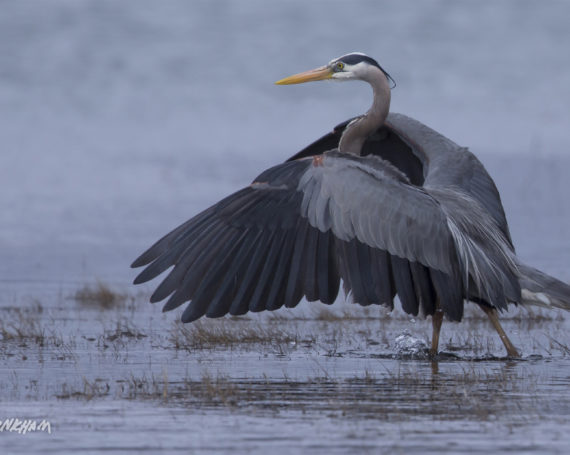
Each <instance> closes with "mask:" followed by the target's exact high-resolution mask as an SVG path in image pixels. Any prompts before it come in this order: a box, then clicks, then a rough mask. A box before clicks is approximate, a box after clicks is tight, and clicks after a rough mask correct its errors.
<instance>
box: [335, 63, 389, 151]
mask: <svg viewBox="0 0 570 455" xmlns="http://www.w3.org/2000/svg"><path fill="white" fill-rule="evenodd" d="M362 80H364V81H366V82H368V83H369V84H370V85H371V86H372V91H373V94H374V101H373V103H372V107H371V108H370V109H369V110H368V112H367V113H366V114H365V115H363V116H361V117H358V118H357V119H355V120H353V121H352V122H350V123H349V124H348V126H347V127H346V128H345V130H344V133H343V134H342V137H341V138H340V142H339V145H338V149H339V151H341V152H342V153H352V154H354V155H360V153H361V151H362V146H363V145H364V142H365V141H366V139H368V137H369V136H370V135H371V134H372V133H374V132H375V131H376V130H377V129H378V128H380V126H382V125H383V124H384V120H386V117H387V116H388V112H389V111H390V84H389V83H388V79H387V78H386V76H385V75H384V73H383V72H382V71H381V70H380V69H378V68H376V67H372V66H371V67H370V70H369V71H368V72H367V74H365V75H364V76H363V77H362Z"/></svg>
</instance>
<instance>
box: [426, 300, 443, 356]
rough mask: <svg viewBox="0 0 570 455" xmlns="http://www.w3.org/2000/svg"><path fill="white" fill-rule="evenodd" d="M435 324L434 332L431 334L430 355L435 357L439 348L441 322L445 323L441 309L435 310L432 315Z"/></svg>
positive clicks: (432, 321)
mask: <svg viewBox="0 0 570 455" xmlns="http://www.w3.org/2000/svg"><path fill="white" fill-rule="evenodd" d="M431 323H432V326H433V333H432V336H431V349H430V350H429V355H430V356H432V357H435V356H436V355H437V348H438V346H439V332H440V331H441V324H442V323H443V311H442V310H441V309H439V308H438V309H437V310H435V313H433V315H432V317H431Z"/></svg>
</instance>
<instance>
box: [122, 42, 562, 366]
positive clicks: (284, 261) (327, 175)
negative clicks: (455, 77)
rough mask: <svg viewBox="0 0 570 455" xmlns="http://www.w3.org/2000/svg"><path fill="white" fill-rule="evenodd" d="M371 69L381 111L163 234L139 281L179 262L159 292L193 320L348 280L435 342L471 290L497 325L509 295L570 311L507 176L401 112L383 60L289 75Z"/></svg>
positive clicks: (332, 294) (346, 61)
mask: <svg viewBox="0 0 570 455" xmlns="http://www.w3.org/2000/svg"><path fill="white" fill-rule="evenodd" d="M326 79H332V80H338V81H348V80H362V81H365V82H368V83H369V84H370V85H371V86H372V89H373V94H374V101H373V103H372V107H371V108H370V110H369V111H368V112H367V113H366V114H365V115H362V116H360V117H356V118H354V119H351V120H349V121H346V122H344V123H342V124H340V125H338V126H337V127H336V128H335V129H334V131H333V132H331V133H329V134H327V135H325V136H323V137H322V138H321V139H319V140H317V141H316V142H314V143H313V144H311V145H309V146H308V147H307V148H305V149H304V150H302V151H300V152H299V153H297V154H296V155H295V156H293V157H292V158H290V159H289V160H288V161H286V162H285V163H283V164H279V165H277V166H275V167H272V168H270V169H268V170H266V171H265V172H263V173H262V174H261V175H259V177H257V178H256V179H255V180H254V181H253V183H252V184H251V185H249V186H248V187H246V188H243V189H242V190H240V191H238V192H236V193H234V194H232V195H230V196H228V197H226V198H225V199H223V200H222V201H220V202H218V203H217V204H215V205H214V206H212V207H210V208H208V209H206V210H205V211H203V212H202V213H200V214H198V215H196V216H195V217H194V218H192V219H190V220H189V221H187V222H186V223H184V224H182V225H181V226H179V227H178V228H176V229H175V230H173V231H172V232H171V233H169V234H167V235H166V236H165V237H163V238H162V239H160V240H159V241H158V242H156V243H155V244H154V245H153V246H152V247H150V248H149V249H148V250H147V251H146V252H145V253H143V254H142V255H141V256H140V257H139V258H138V259H137V260H135V262H134V263H133V265H132V266H133V267H140V266H144V265H147V267H146V268H145V269H144V270H143V271H142V272H141V273H140V274H139V275H138V276H137V278H136V279H135V283H143V282H145V281H148V280H151V279H153V278H155V277H156V276H158V275H160V274H161V273H162V272H164V271H165V270H167V269H168V268H170V267H171V266H174V268H173V269H172V270H171V271H170V273H169V274H168V275H167V276H166V278H165V279H164V281H162V283H161V284H160V285H159V286H158V288H157V289H156V290H155V291H154V293H153V294H152V296H151V299H150V300H151V302H157V301H160V300H163V299H165V298H167V297H168V296H170V298H169V299H168V301H167V302H166V304H165V305H164V308H163V311H169V310H172V309H174V308H176V307H178V306H180V305H182V304H183V303H184V302H186V301H190V303H189V304H188V306H187V307H186V309H185V311H184V312H183V314H182V321H183V322H190V321H194V320H196V319H198V318H200V317H202V316H203V315H206V316H208V317H220V316H223V315H225V314H227V313H230V314H232V315H240V314H244V313H246V312H248V311H262V310H276V309H277V308H281V307H282V306H286V307H294V306H296V305H297V304H298V303H299V301H300V300H301V299H302V298H303V297H305V298H306V299H307V300H309V301H316V300H320V301H321V302H324V303H328V304H331V303H333V302H334V301H335V299H336V298H337V294H338V290H339V286H340V280H341V279H342V281H343V283H344V288H345V291H346V292H350V293H351V295H352V298H353V300H354V302H357V303H359V304H361V305H370V304H373V303H374V304H382V305H387V306H389V307H391V308H393V298H394V297H395V295H396V294H397V295H398V297H399V299H400V302H401V304H402V308H403V309H404V311H405V312H406V313H409V314H413V315H417V314H418V313H419V312H421V313H423V314H424V315H431V316H432V321H433V337H432V345H431V350H430V353H431V354H432V355H435V354H436V353H437V350H438V341H439V332H440V328H441V324H442V318H443V315H446V316H447V318H448V319H450V320H452V321H460V320H461V318H462V316H463V306H464V302H465V301H471V302H475V303H476V304H477V305H479V306H480V307H481V308H482V309H483V310H484V311H485V313H486V314H487V315H488V316H489V318H490V320H491V322H492V323H493V325H494V327H495V329H496V330H497V332H498V333H499V336H500V337H501V340H502V341H503V343H504V345H505V348H506V349H507V353H508V355H509V356H512V357H518V352H517V350H516V348H515V347H514V346H513V344H512V343H511V342H510V340H509V339H508V338H507V336H506V334H505V332H504V331H503V329H502V328H501V325H500V324H499V320H498V317H497V309H498V310H505V309H506V308H507V305H508V304H509V303H513V304H538V305H542V306H551V307H559V308H564V309H566V310H568V309H570V286H568V285H567V284H565V283H563V282H561V281H559V280H557V279H555V278H552V277H550V276H548V275H546V274H544V273H542V272H540V271H538V270H536V269H533V268H531V267H528V266H526V265H523V264H522V263H521V262H520V261H519V260H518V259H517V257H516V256H515V251H514V248H513V244H512V241H511V236H510V233H509V228H508V226H507V220H506V218H505V213H504V210H503V206H502V204H501V199H500V197H499V193H498V191H497V188H496V186H495V184H494V182H493V180H492V179H491V177H490V176H489V174H488V173H487V171H486V170H485V168H484V167H483V165H482V164H481V163H480V162H479V160H478V159H477V158H476V157H475V156H474V155H473V154H472V153H470V152H469V151H468V150H467V149H465V148H463V147H460V146H458V145H457V144H455V143H454V142H452V141H451V140H449V139H447V138H445V137H444V136H442V135H440V134H438V133H437V132H435V131H434V130H432V129H430V128H428V127H427V126H425V125H423V124H422V123H420V122H418V121H416V120H414V119H411V118H409V117H406V116H404V115H401V114H389V107H390V90H391V88H390V81H391V78H390V76H389V75H388V73H387V72H386V71H384V70H383V69H382V67H381V66H380V65H379V64H378V63H377V62H376V61H375V60H374V59H372V58H370V57H368V56H366V55H364V54H361V53H352V54H347V55H344V56H342V57H339V58H336V59H334V60H332V61H331V62H330V63H329V64H327V65H325V66H323V67H320V68H317V69H314V70H311V71H307V72H304V73H300V74H296V75H294V76H290V77H287V78H285V79H282V80H280V81H278V82H277V84H298V83H302V82H308V81H320V80H326Z"/></svg>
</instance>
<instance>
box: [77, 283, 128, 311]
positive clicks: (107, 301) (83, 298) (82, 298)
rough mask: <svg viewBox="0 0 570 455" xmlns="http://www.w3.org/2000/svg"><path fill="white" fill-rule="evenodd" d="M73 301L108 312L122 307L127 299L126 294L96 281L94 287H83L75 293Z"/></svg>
mask: <svg viewBox="0 0 570 455" xmlns="http://www.w3.org/2000/svg"><path fill="white" fill-rule="evenodd" d="M73 299H74V300H75V301H76V302H77V303H79V304H81V305H84V306H86V307H90V308H95V309H100V310H109V309H112V308H117V307H121V306H124V305H125V303H126V302H127V300H128V299H129V297H128V295H127V294H125V293H120V292H116V291H114V290H112V289H111V288H110V287H109V286H108V285H107V284H105V283H102V282H101V281H97V283H95V284H94V285H85V286H83V287H82V288H80V289H78V290H77V291H75V294H74V295H73ZM131 300H132V298H131Z"/></svg>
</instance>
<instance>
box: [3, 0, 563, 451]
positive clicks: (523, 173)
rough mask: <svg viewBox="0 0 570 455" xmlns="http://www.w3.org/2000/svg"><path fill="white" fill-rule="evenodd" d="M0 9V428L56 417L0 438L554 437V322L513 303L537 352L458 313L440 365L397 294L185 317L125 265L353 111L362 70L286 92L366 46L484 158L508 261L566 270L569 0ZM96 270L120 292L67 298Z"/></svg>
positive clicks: (61, 2) (413, 97)
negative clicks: (163, 305) (2, 422)
mask: <svg viewBox="0 0 570 455" xmlns="http://www.w3.org/2000/svg"><path fill="white" fill-rule="evenodd" d="M0 10H1V12H0V140H1V144H2V152H1V153H0V182H1V183H0V185H1V190H2V191H0V206H1V207H2V222H1V223H0V256H1V257H2V261H0V286H1V289H2V291H3V292H2V295H1V297H0V323H1V325H0V327H1V328H2V332H1V333H2V335H0V336H1V337H2V338H1V339H0V419H4V418H9V417H22V418H35V419H43V418H46V419H49V420H50V421H51V423H52V428H53V432H52V434H51V435H45V434H40V433H35V434H28V435H18V434H7V433H0V448H1V450H2V452H3V453H12V452H22V453H24V452H29V453H36V452H38V451H40V450H41V451H43V452H49V451H51V452H53V453H64V452H66V451H67V453H77V451H78V450H79V449H86V450H85V451H87V452H88V451H97V450H101V449H106V450H108V451H109V452H113V451H119V450H121V449H125V450H140V451H142V450H147V451H148V452H151V453H154V452H156V451H157V450H158V449H164V450H165V451H171V452H175V451H187V449H189V448H190V449H191V448H194V449H208V450H210V451H214V452H216V451H217V452H225V451H228V450H230V449H232V450H234V451H235V452H237V453H240V452H257V453H267V452H268V451H270V450H272V451H276V452H283V453H285V452H289V451H290V450H302V449H309V448H311V449H312V450H314V451H317V452H326V453H330V452H333V453H346V452H351V451H353V450H355V449H359V450H361V451H364V452H366V451H368V452H374V453H377V452H378V451H379V450H382V449H383V450H385V451H386V452H389V453H398V452H406V453H409V452H415V453H428V452H440V451H451V452H477V451H480V452H483V451H484V452H493V451H520V450H527V451H535V452H537V453H542V452H544V451H550V452H557V451H558V452H564V453H565V449H566V448H567V447H568V445H569V437H568V435H567V433H568V432H567V428H568V423H569V422H568V417H567V416H568V414H569V413H570V394H569V390H570V389H569V385H570V384H569V378H570V375H569V372H570V365H569V363H568V345H569V337H568V321H567V317H566V316H565V315H563V314H559V313H551V314H549V313H544V312H543V313H536V314H533V315H528V314H527V313H526V312H524V311H520V312H517V311H513V312H509V314H508V315H507V316H506V320H505V328H506V330H507V332H508V333H509V334H510V335H511V336H512V338H513V342H514V343H515V345H517V347H519V348H520V349H521V352H522V353H523V360H522V361H516V362H513V361H507V360H504V359H502V356H503V355H504V353H503V348H502V346H501V345H500V342H499V340H498V338H497V336H496V335H495V334H494V333H492V332H491V331H490V330H489V328H488V324H487V322H486V321H485V320H483V319H481V318H480V316H479V315H478V313H476V312H473V313H468V316H469V317H468V319H467V320H466V321H465V323H462V324H459V325H456V324H449V323H448V324H444V326H443V332H442V336H443V338H442V348H443V349H444V354H443V355H442V356H440V358H439V359H438V361H437V362H431V361H428V360H427V358H426V357H425V351H424V350H422V349H423V348H422V344H423V343H425V342H427V341H428V340H429V336H430V330H431V329H430V324H429V321H427V322H426V321H422V320H410V319H409V318H406V317H404V316H403V315H402V314H401V312H400V311H399V310H396V311H395V312H394V314H393V315H391V316H386V315H384V314H383V313H382V312H381V311H380V310H377V309H373V310H369V311H365V310H362V309H360V308H354V307H352V306H350V305H349V304H345V305H344V306H343V305H336V306H335V307H333V309H334V311H336V313H332V314H330V313H323V312H322V306H320V305H301V308H300V309H298V310H295V311H291V312H282V313H279V315H280V316H279V317H275V316H271V315H269V316H267V315H261V316H260V317H252V318H248V319H244V320H228V321H225V320H224V321H207V322H205V323H202V324H199V325H197V326H191V327H188V328H187V329H186V330H187V331H189V332H187V331H184V330H183V329H182V328H181V326H180V325H178V324H177V323H176V322H175V321H176V320H177V318H178V317H179V314H176V313H169V314H166V315H163V314H161V313H160V308H158V307H154V306H151V305H148V304H147V303H146V299H147V295H148V292H149V291H150V289H151V288H150V287H146V288H145V287H142V289H141V290H138V289H133V288H132V287H131V286H130V282H131V280H132V278H133V276H134V273H133V272H132V271H131V270H130V269H129V268H128V264H130V262H131V261H132V259H133V258H134V257H136V256H137V255H138V254H139V253H140V252H141V251H142V250H143V249H145V248H146V247H147V246H148V245H149V244H150V243H151V242H153V241H154V240H156V239H157V238H158V237H159V236H160V235H162V234H164V233H165V232H167V231H168V230H169V229H170V228H172V227H174V226H176V225H177V224H178V223H180V222H182V221H184V220H185V219H187V218H188V217H189V216H191V215H192V214H194V213H196V212H197V211H199V210H201V209H203V208H205V207H206V206H208V205H209V204H211V203H213V202H215V201H216V200H218V199H219V198H220V197H222V196H223V195H225V194H227V193H228V192H231V191H233V190H235V189H237V188H239V187H240V186H242V185H244V184H247V183H249V181H250V180H251V179H252V178H253V177H254V176H255V175H257V174H258V173H259V172H260V171H261V170H263V169H264V168H266V167H268V166H270V165H272V164H275V163H277V162H280V161H282V160H284V159H286V158H287V157H288V156H290V155H292V154H293V153H294V152H296V151H297V150H298V149H300V148H302V147H303V146H305V145H306V144H307V143H309V142H310V141H312V140H314V139H315V138H316V137H317V136H319V135H321V134H323V133H325V132H327V131H328V130H330V128H331V127H332V126H333V125H334V124H336V123H338V122H340V121H342V120H344V119H346V118H348V117H350V116H353V115H355V114H358V113H360V112H362V111H364V110H365V109H366V107H367V105H368V103H369V96H370V93H369V89H368V87H366V86H365V85H364V84H356V83H354V84H325V83H323V84H310V85H306V86H299V87H276V86H274V85H273V84H272V83H273V81H275V80H277V79H279V78H281V77H283V76H285V75H288V74H291V73H293V72H297V71H301V70H304V69H309V68H312V67H315V66H318V65H321V64H323V63H326V62H327V61H328V60H330V59H331V58H333V57H336V56H338V55H341V54H343V53H345V52H349V51H354V50H361V51H364V52H366V53H368V54H370V55H371V56H373V57H376V58H377V59H378V60H379V61H380V63H381V64H382V65H383V66H384V67H385V68H386V69H387V70H388V71H389V72H390V73H391V75H392V76H394V78H395V79H396V81H397V83H398V86H397V88H396V89H395V91H394V93H393V110H394V111H398V112H403V113H407V114H409V115H412V116H414V117H416V118H418V119H420V120H421V121H423V122H425V123H426V124H428V125H430V126H432V127H434V128H436V129H438V130H439V131H441V132H442V133H444V134H446V135H447V136H449V137H450V138H452V139H454V140H455V141H456V142H458V143H460V144H462V145H466V146H469V147H470V148H471V149H472V150H473V151H474V152H475V153H477V155H478V156H479V157H480V158H481V159H482V160H483V162H484V163H485V164H486V165H487V167H488V169H489V171H490V173H491V174H492V176H493V177H494V178H495V180H496V182H497V185H498V187H499V189H500V191H501V194H502V197H503V202H504V205H505V209H506V211H507V217H508V219H509V223H510V226H511V231H512V234H513V239H514V241H515V245H516V246H517V251H518V253H519V255H520V256H521V257H522V258H523V259H524V260H525V261H527V262H529V263H531V264H533V265H535V266H537V267H539V268H541V269H543V270H545V271H546V272H548V273H551V274H554V275H556V276H558V277H559V278H561V279H563V280H565V281H570V262H569V261H568V257H570V242H569V241H568V232H570V203H569V202H568V200H567V194H569V193H570V186H569V181H568V175H567V174H568V172H567V169H568V167H569V165H570V156H569V155H568V149H569V144H570V141H569V139H568V125H569V124H570V109H568V106H570V88H569V86H568V77H569V75H570V59H568V58H566V57H565V56H566V55H567V49H568V47H569V45H570V28H569V27H568V26H567V25H568V18H569V17H570V5H568V4H567V3H565V2H549V3H547V4H545V3H543V2H532V1H527V2H519V1H517V2H515V1H504V2H500V3H497V2H491V1H489V2H477V3H473V4H466V3H460V4H459V3H457V2H450V1H430V2H422V3H421V4H419V3H418V2H372V1H370V2H321V1H314V2H301V1H287V2H262V1H244V2H211V1H192V2H186V1H165V2H160V3H158V2H151V1H137V2H127V1H124V2H116V1H105V0H97V1H89V0H74V1H70V0H53V1H50V2H43V1H40V0H37V1H33V0H28V1H5V2H1V5H0ZM97 280H99V281H101V282H102V283H105V284H106V285H109V286H111V288H112V289H113V290H114V291H115V292H118V293H123V294H126V295H127V296H128V297H127V300H126V302H123V303H120V304H118V305H115V306H113V307H112V308H111V309H109V310H102V309H100V308H97V307H93V306H89V305H84V304H81V303H79V302H77V301H76V300H74V299H73V298H71V297H72V296H74V295H75V293H76V292H77V290H78V289H81V288H82V287H83V286H85V285H86V284H93V283H95V282H96V281H97ZM335 308H336V309H335ZM327 310H328V309H327ZM345 313H346V314H345ZM537 315H538V316H537ZM192 327H194V328H192ZM254 333H256V334H257V337H253V339H251V337H250V339H248V338H247V337H246V335H248V334H249V335H251V334H254ZM207 334H210V338H208V336H206V335H207ZM212 334H214V335H215V334H217V338H213V339H212V338H211V335H212Z"/></svg>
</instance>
